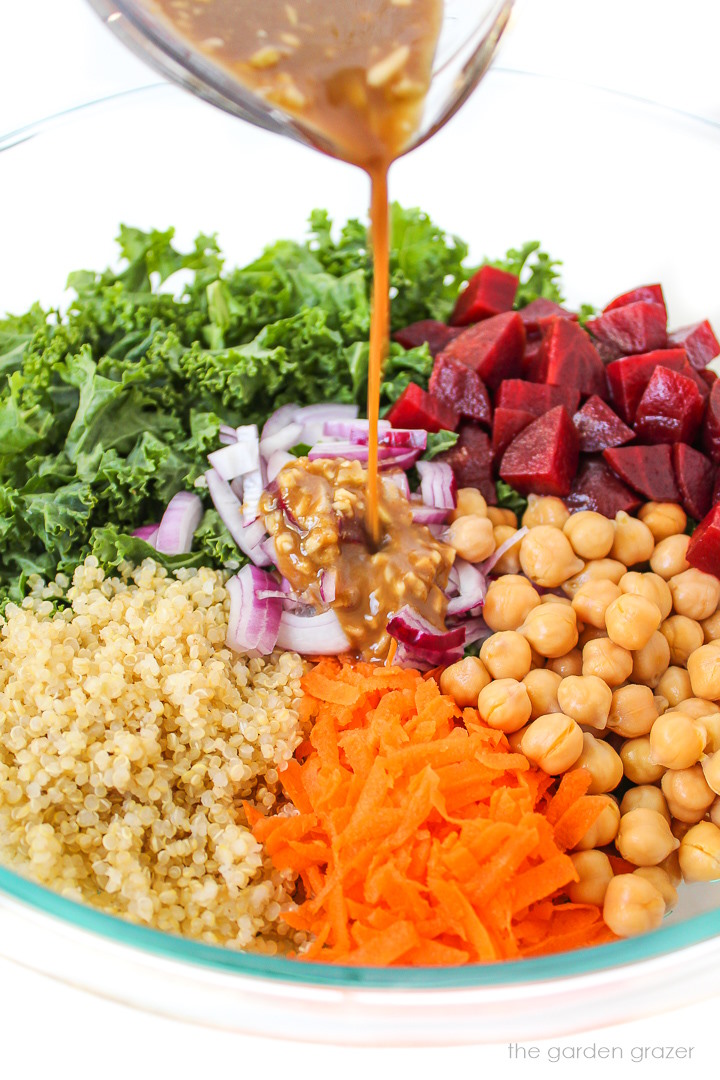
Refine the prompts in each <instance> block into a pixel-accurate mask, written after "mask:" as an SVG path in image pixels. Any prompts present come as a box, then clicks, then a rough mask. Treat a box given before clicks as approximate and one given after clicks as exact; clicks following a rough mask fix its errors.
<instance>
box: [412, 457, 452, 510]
mask: <svg viewBox="0 0 720 1080" xmlns="http://www.w3.org/2000/svg"><path fill="white" fill-rule="evenodd" d="M417 470H418V472H419V473H420V493H421V495H422V501H423V502H424V503H425V505H426V506H437V507H439V508H440V507H442V509H444V510H452V509H453V508H454V507H455V505H456V498H455V493H456V490H457V488H456V484H455V476H454V474H453V471H452V469H451V468H450V466H449V465H448V463H447V462H446V461H418V463H417Z"/></svg>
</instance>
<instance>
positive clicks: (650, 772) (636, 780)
mask: <svg viewBox="0 0 720 1080" xmlns="http://www.w3.org/2000/svg"><path fill="white" fill-rule="evenodd" d="M620 757H621V759H622V763H623V769H624V770H625V776H626V777H627V778H628V780H631V781H632V783H633V784H643V785H645V784H654V783H655V782H656V781H657V780H659V779H660V777H661V776H662V774H663V773H664V772H665V769H664V768H663V766H662V765H658V764H657V762H655V761H653V760H652V758H651V757H650V736H649V735H641V736H640V737H639V738H637V739H626V740H625V742H624V743H623V744H622V746H621V747H620Z"/></svg>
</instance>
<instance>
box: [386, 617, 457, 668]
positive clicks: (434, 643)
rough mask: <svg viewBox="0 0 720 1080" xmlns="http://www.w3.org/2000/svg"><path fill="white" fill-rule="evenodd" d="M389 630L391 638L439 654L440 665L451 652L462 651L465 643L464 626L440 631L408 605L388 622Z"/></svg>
mask: <svg viewBox="0 0 720 1080" xmlns="http://www.w3.org/2000/svg"><path fill="white" fill-rule="evenodd" d="M387 629H388V633H389V634H390V636H391V637H394V638H397V640H398V641H402V643H403V644H404V645H410V646H412V647H413V648H419V649H425V650H426V651H427V652H428V653H435V654H437V656H438V663H440V662H441V658H442V657H443V656H444V655H445V654H446V653H447V652H448V651H449V650H451V649H458V648H460V649H461V648H462V646H463V645H464V643H465V630H464V628H463V627H462V626H456V627H454V628H453V629H452V630H438V628H437V627H436V626H433V625H432V623H430V622H428V620H427V619H425V618H423V616H422V615H421V614H420V612H419V611H416V610H415V608H413V607H410V606H409V605H408V604H406V605H405V607H402V608H400V610H399V611H398V612H396V613H395V615H393V616H392V618H391V619H389V620H388V626H387Z"/></svg>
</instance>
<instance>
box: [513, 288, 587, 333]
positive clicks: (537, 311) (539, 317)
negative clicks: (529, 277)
mask: <svg viewBox="0 0 720 1080" xmlns="http://www.w3.org/2000/svg"><path fill="white" fill-rule="evenodd" d="M518 314H519V315H520V318H521V319H522V321H523V323H524V325H525V330H526V332H527V333H528V334H536V333H538V332H539V331H540V330H541V329H542V326H543V323H546V322H547V320H548V319H552V318H558V319H573V320H576V319H577V315H576V314H575V312H574V311H568V310H567V308H564V307H563V306H562V304H556V303H555V301H554V300H546V299H545V297H544V296H538V297H536V298H535V300H531V301H530V303H529V304H526V305H525V307H524V308H520V310H519V312H518Z"/></svg>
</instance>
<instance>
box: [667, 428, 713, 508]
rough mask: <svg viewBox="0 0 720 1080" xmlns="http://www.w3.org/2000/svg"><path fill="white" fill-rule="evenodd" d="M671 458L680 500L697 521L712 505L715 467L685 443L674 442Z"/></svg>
mask: <svg viewBox="0 0 720 1080" xmlns="http://www.w3.org/2000/svg"><path fill="white" fill-rule="evenodd" d="M672 460H673V469H674V470H675V482H676V483H677V486H678V491H679V492H680V501H681V503H682V505H683V507H684V509H685V510H686V511H687V513H688V514H689V515H690V517H692V518H695V520H696V521H699V520H700V518H704V517H705V515H706V514H707V512H708V510H709V509H710V507H711V506H712V495H713V480H714V479H715V468H714V466H713V465H712V464H711V463H710V462H709V461H708V459H707V458H706V457H705V455H704V454H701V453H700V451H699V450H693V448H692V446H688V445H687V444H686V443H675V444H674V446H673V448H672Z"/></svg>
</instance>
